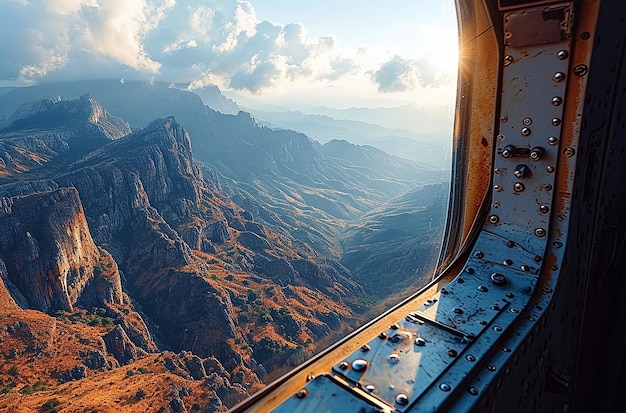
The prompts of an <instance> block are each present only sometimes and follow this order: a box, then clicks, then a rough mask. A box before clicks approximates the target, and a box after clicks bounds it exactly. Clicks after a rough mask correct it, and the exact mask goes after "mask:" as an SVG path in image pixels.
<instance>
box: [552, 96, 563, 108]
mask: <svg viewBox="0 0 626 413" xmlns="http://www.w3.org/2000/svg"><path fill="white" fill-rule="evenodd" d="M561 103H563V98H562V97H560V96H555V97H553V98H552V106H560V105H561Z"/></svg>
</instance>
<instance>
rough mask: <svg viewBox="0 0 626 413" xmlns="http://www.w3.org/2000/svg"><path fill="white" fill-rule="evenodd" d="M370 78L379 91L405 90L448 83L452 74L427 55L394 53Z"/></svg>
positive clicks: (451, 79) (451, 78) (452, 77)
mask: <svg viewBox="0 0 626 413" xmlns="http://www.w3.org/2000/svg"><path fill="white" fill-rule="evenodd" d="M372 79H373V80H374V81H375V82H376V83H377V84H378V91H379V92H407V91H412V90H414V89H416V88H418V87H439V86H444V85H448V84H450V83H451V82H452V81H453V79H454V76H453V74H452V73H450V72H448V71H446V70H444V69H442V68H440V67H437V65H436V64H435V63H434V62H433V60H432V59H430V58H428V57H426V58H423V59H405V58H403V57H402V56H399V55H395V56H393V57H392V58H391V59H389V60H388V61H387V62H385V63H383V64H382V65H381V66H380V68H378V70H376V71H375V72H373V74H372Z"/></svg>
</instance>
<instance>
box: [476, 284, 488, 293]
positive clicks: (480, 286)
mask: <svg viewBox="0 0 626 413" xmlns="http://www.w3.org/2000/svg"><path fill="white" fill-rule="evenodd" d="M478 291H480V292H482V293H486V292H487V291H489V288H487V287H485V286H484V285H479V286H478Z"/></svg>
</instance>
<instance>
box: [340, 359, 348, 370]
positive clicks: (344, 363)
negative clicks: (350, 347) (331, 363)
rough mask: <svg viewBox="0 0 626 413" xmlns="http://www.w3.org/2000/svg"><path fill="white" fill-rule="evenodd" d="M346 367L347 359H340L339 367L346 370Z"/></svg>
mask: <svg viewBox="0 0 626 413" xmlns="http://www.w3.org/2000/svg"><path fill="white" fill-rule="evenodd" d="M348 367H350V363H348V362H347V361H342V362H341V363H339V368H340V369H341V370H347V369H348Z"/></svg>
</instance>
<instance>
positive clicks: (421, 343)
mask: <svg viewBox="0 0 626 413" xmlns="http://www.w3.org/2000/svg"><path fill="white" fill-rule="evenodd" d="M415 345H417V346H420V347H424V346H425V345H426V340H424V339H423V338H421V337H418V338H416V339H415Z"/></svg>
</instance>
